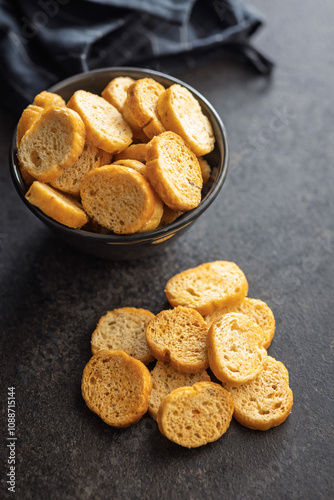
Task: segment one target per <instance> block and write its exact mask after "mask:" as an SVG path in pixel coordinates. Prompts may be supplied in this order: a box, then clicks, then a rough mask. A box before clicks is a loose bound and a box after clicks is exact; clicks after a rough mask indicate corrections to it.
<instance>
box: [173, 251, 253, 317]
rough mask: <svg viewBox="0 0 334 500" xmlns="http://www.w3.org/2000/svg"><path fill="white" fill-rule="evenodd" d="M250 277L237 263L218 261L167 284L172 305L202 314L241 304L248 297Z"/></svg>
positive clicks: (193, 269)
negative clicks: (190, 308)
mask: <svg viewBox="0 0 334 500" xmlns="http://www.w3.org/2000/svg"><path fill="white" fill-rule="evenodd" d="M247 291H248V283H247V280H246V276H245V275H244V273H243V272H242V271H241V269H240V268H239V267H238V266H237V265H236V264H235V263H234V262H227V261H223V260H217V261H215V262H208V263H205V264H201V265H200V266H198V267H194V268H192V269H187V270H186V271H182V273H179V274H176V275H175V276H173V277H172V278H171V279H170V280H169V281H168V282H167V284H166V289H165V292H166V295H167V299H168V301H169V303H170V304H171V305H172V306H173V307H175V306H178V305H182V306H186V307H193V308H194V309H196V310H197V311H199V312H200V313H201V314H202V315H205V314H211V313H213V311H215V310H216V309H219V308H221V307H223V306H226V305H231V304H236V303H238V302H241V301H242V300H243V299H244V298H245V297H246V295H247Z"/></svg>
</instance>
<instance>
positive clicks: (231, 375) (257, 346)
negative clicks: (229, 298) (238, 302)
mask: <svg viewBox="0 0 334 500" xmlns="http://www.w3.org/2000/svg"><path fill="white" fill-rule="evenodd" d="M207 343H208V355H209V364H210V368H211V370H212V371H213V373H214V374H215V376H216V377H217V378H218V379H219V380H220V381H221V382H225V383H226V384H229V385H232V386H234V387H238V386H239V385H242V384H246V383H247V382H249V381H250V380H254V379H255V378H256V377H257V375H258V374H259V373H260V372H261V371H262V370H263V367H264V365H265V363H266V360H267V351H266V350H265V348H264V347H263V333H262V330H261V328H260V327H259V325H258V324H257V323H255V321H253V320H251V319H249V318H248V317H247V316H245V315H244V314H240V313H228V314H225V315H224V316H223V317H222V318H220V319H219V320H218V321H216V322H215V323H213V325H212V326H211V328H210V330H209V333H208V339H207Z"/></svg>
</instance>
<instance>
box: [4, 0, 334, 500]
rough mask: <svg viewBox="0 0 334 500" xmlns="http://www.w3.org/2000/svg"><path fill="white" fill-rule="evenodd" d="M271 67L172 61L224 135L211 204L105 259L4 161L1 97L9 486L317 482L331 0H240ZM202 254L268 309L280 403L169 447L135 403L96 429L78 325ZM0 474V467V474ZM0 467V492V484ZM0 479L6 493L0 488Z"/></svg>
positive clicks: (160, 490)
mask: <svg viewBox="0 0 334 500" xmlns="http://www.w3.org/2000/svg"><path fill="white" fill-rule="evenodd" d="M253 3H254V4H255V5H256V6H258V7H259V8H260V9H261V10H262V12H264V14H266V16H267V25H266V28H265V29H264V30H263V31H262V32H261V34H259V35H258V36H256V38H255V40H254V41H255V43H256V45H257V46H258V47H259V48H261V50H263V51H265V52H266V53H267V54H268V55H269V56H270V57H271V58H272V59H273V60H274V61H275V62H276V69H275V70H274V72H273V74H272V77H271V78H269V79H268V78H265V77H261V76H259V75H258V74H255V73H254V72H253V71H252V70H251V68H250V67H248V66H243V65H242V64H239V63H237V62H233V61H232V59H229V58H227V57H222V59H221V60H219V61H217V62H215V63H212V64H208V65H207V66H201V67H199V68H196V69H193V70H191V71H188V72H186V73H184V74H182V75H178V76H180V77H181V78H182V79H183V80H185V81H186V82H188V83H190V84H191V85H192V86H194V87H195V88H197V89H198V90H199V91H200V92H202V93H203V94H204V95H205V96H206V97H207V98H208V99H209V101H210V102H211V103H212V104H213V105H214V106H215V107H216V109H217V110H218V112H219V113H220V115H221V117H222V118H223V120H224V122H225V125H226V127H227V131H228V136H229V145H230V151H231V160H230V170H229V173H228V178H227V180H226V183H225V185H224V187H223V189H222V191H221V193H220V195H219V197H218V199H217V200H216V201H215V202H214V204H213V205H212V206H211V207H210V208H209V209H208V210H207V212H206V213H205V214H204V215H203V216H202V217H201V218H200V219H199V220H198V222H197V223H196V224H194V226H193V227H192V228H191V229H190V230H189V231H188V232H187V233H186V234H184V235H183V236H182V237H181V238H180V239H179V240H177V241H176V242H175V243H172V244H171V245H170V246H168V247H166V248H165V249H163V250H162V252H161V254H160V255H159V256H157V257H154V258H153V259H151V258H148V259H145V260H143V261H132V262H128V263H126V262H123V263H120V262H108V261H103V260H99V259H96V258H93V257H90V256H88V255H84V254H81V253H79V252H78V251H76V250H73V249H72V248H71V247H69V246H67V245H65V244H64V243H62V242H60V241H57V240H56V239H55V237H54V236H53V235H52V234H51V233H50V232H49V231H48V230H47V229H46V228H45V227H44V226H43V224H42V223H41V222H40V221H39V220H37V219H36V218H35V217H34V216H33V215H32V214H31V213H30V212H29V211H28V210H27V209H26V207H25V206H24V205H23V203H22V202H21V201H20V199H19V198H18V196H17V194H16V192H15V191H14V188H13V185H12V183H11V180H10V177H9V174H8V160H7V154H8V147H9V140H10V136H11V133H12V129H13V126H14V123H15V119H14V117H12V116H10V115H9V114H8V113H5V112H4V111H2V112H1V116H0V118H1V138H2V140H1V142H0V154H1V161H2V162H1V170H0V181H1V197H0V204H1V209H0V213H1V221H2V222H1V230H0V253H1V262H0V265H1V324H2V326H1V364H0V366H1V385H2V391H1V394H2V398H3V405H2V407H3V410H4V411H3V413H2V429H4V433H3V442H2V448H3V451H5V454H6V456H5V457H4V460H2V468H3V469H2V470H4V471H5V472H6V473H7V472H8V470H7V462H6V460H7V457H8V448H7V449H5V444H6V437H7V423H6V422H7V420H6V419H7V413H6V412H7V410H6V408H7V406H6V398H7V396H6V394H7V388H8V387H11V386H15V391H16V418H17V420H16V436H17V438H18V439H17V441H16V458H17V465H16V498H20V499H27V500H28V499H32V500H37V499H62V500H70V499H73V498H76V499H80V500H86V499H109V498H110V499H141V500H144V499H152V500H155V499H175V500H176V499H177V500H178V499H194V500H195V499H196V500H197V499H203V500H204V499H207V498H212V499H217V500H218V499H219V500H221V499H225V498H226V499H230V498H233V499H242V500H248V499H266V500H267V499H269V498H270V499H272V500H276V499H278V500H279V499H304V500H306V499H310V500H317V499H319V500H320V499H326V500H327V499H329V498H333V497H334V483H333V410H334V408H333V323H334V321H333V320H334V318H333V299H334V297H333V282H334V280H333V278H334V276H333V265H334V217H333V215H334V214H333V201H334V175H333V159H334V140H333V123H334V111H333V100H334V85H333V82H334V55H333V54H334V52H333V45H334V29H333V26H334V4H333V2H332V0H324V1H323V2H315V1H311V0H306V1H305V0H304V1H301V0H298V1H296V2H288V1H287V0H283V2H271V4H270V5H269V4H268V3H267V2H265V1H264V0H256V1H254V2H253ZM216 259H223V260H233V261H235V262H236V263H237V264H238V265H239V266H240V267H241V268H242V269H243V271H244V272H245V274H246V276H247V278H248V282H249V296H250V297H255V298H260V299H262V300H265V301H266V302H267V303H268V304H269V306H270V307H271V308H272V310H273V312H274V314H275V318H276V333H275V337H274V340H273V342H272V345H271V347H270V348H269V354H270V355H271V356H273V357H275V358H277V359H279V360H281V361H282V362H283V363H284V364H285V365H286V367H287V368H288V370H289V372H290V385H291V388H292V390H293V393H294V406H293V409H292V413H291V415H290V416H289V418H288V419H287V420H286V422H285V423H284V424H282V425H281V426H280V427H278V428H275V429H272V430H269V431H267V432H259V431H258V432H256V431H251V430H249V429H246V428H244V427H242V426H241V425H239V424H238V423H237V422H235V421H233V422H232V424H231V426H230V428H229V430H228V431H227V433H226V434H225V435H224V436H223V437H222V438H221V439H220V440H218V441H216V442H214V443H211V444H209V445H207V446H204V447H202V448H199V449H192V450H188V449H183V448H181V447H179V446H177V445H175V444H173V443H171V442H169V441H168V440H167V439H166V438H164V437H163V436H162V435H161V434H160V433H159V431H158V429H157V425H156V423H155V422H154V421H153V420H152V419H151V418H150V417H149V416H148V415H146V416H144V417H143V419H142V420H141V421H140V422H139V423H138V424H136V425H134V426H132V427H130V428H128V429H124V430H119V429H113V428H111V427H108V426H107V425H106V424H104V423H103V422H102V421H101V420H100V419H99V418H98V417H97V416H96V415H94V414H93V413H91V412H90V411H89V410H88V408H87V407H86V405H85V403H84V401H83V399H82V397H81V394H80V381H81V374H82V370H83V368H84V366H85V364H86V363H87V361H88V360H89V358H90V336H91V333H92V331H93V329H94V327H95V325H96V323H97V321H98V319H99V317H100V316H101V315H102V314H104V313H105V312H106V311H107V310H110V309H113V308H116V307H122V306H134V307H143V308H147V309H150V310H151V311H152V312H154V313H157V312H158V311H160V310H161V309H163V308H166V307H167V306H168V305H167V302H166V298H165V295H164V291H163V290H164V285H165V283H166V281H167V280H168V278H170V277H171V276H172V275H173V274H175V273H177V272H179V271H181V270H183V269H186V268H189V267H193V266H196V265H198V264H201V263H203V262H208V261H212V260H216ZM3 478H4V475H3V476H2V479H3ZM6 489H7V488H6V485H5V482H4V481H3V484H2V485H1V493H0V497H1V498H5V497H7V496H8V498H10V497H11V496H10V494H6ZM13 497H14V495H13Z"/></svg>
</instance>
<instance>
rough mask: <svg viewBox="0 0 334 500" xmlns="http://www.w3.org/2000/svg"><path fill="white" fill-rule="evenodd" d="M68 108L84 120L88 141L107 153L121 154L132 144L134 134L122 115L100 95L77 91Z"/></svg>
mask: <svg viewBox="0 0 334 500" xmlns="http://www.w3.org/2000/svg"><path fill="white" fill-rule="evenodd" d="M67 106H68V107H69V108H71V109H74V110H75V111H76V112H77V113H78V114H79V115H80V116H81V118H82V120H83V121H84V123H85V126H86V130H87V137H86V140H87V142H88V143H89V144H91V145H92V146H96V147H97V148H100V149H103V150H104V151H107V153H113V154H114V153H119V152H120V151H123V149H125V148H126V147H127V146H129V145H130V144H131V142H132V132H131V129H130V127H129V125H128V124H127V123H126V121H125V120H124V118H123V116H122V115H121V113H120V112H119V111H118V110H117V109H116V108H115V107H114V106H113V105H112V104H110V103H109V102H108V101H106V100H105V99H103V97H100V96H98V95H95V94H92V93H90V92H86V91H85V90H77V91H76V92H75V93H74V94H73V96H72V97H71V99H70V100H69V102H68V104H67Z"/></svg>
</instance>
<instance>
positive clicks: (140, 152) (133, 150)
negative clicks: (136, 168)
mask: <svg viewBox="0 0 334 500" xmlns="http://www.w3.org/2000/svg"><path fill="white" fill-rule="evenodd" d="M118 160H138V161H141V162H142V163H146V144H145V143H138V144H130V146H128V147H127V148H126V149H124V151H122V152H121V153H118V154H117V155H115V157H114V161H118Z"/></svg>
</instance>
